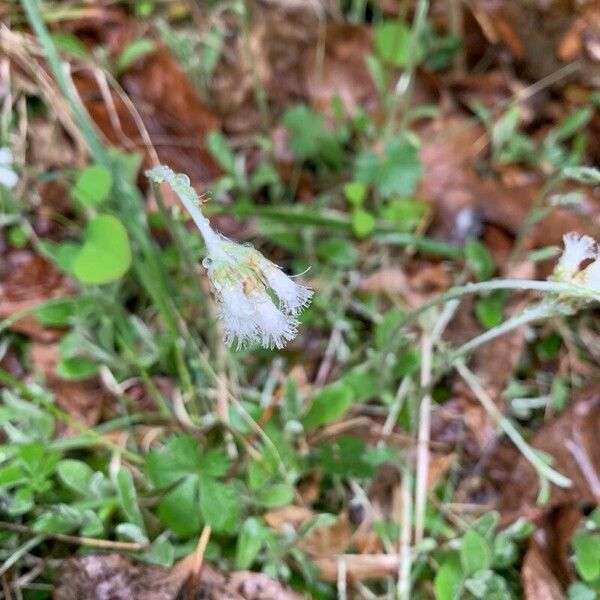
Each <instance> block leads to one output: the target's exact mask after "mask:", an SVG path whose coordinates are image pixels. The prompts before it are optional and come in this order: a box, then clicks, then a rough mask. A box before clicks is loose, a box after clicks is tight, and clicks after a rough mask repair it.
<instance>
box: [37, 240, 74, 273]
mask: <svg viewBox="0 0 600 600" xmlns="http://www.w3.org/2000/svg"><path fill="white" fill-rule="evenodd" d="M38 246H39V248H40V250H41V252H42V253H43V254H44V255H45V256H47V257H48V258H49V259H50V260H51V261H53V262H54V263H55V264H56V265H57V266H58V268H59V269H61V270H62V271H64V272H65V273H70V272H71V269H72V266H73V261H74V260H75V258H76V257H77V255H78V254H79V252H80V251H81V246H80V245H79V244H75V243H73V242H62V243H61V244H55V243H53V242H48V241H46V240H42V241H40V242H39V244H38Z"/></svg>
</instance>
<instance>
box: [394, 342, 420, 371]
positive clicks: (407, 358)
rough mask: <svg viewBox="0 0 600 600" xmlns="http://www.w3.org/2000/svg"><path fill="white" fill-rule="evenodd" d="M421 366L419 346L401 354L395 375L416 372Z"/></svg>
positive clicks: (395, 368)
mask: <svg viewBox="0 0 600 600" xmlns="http://www.w3.org/2000/svg"><path fill="white" fill-rule="evenodd" d="M420 367H421V352H419V350H417V348H410V349H409V350H406V351H405V352H403V353H402V354H400V356H398V361H397V362H396V366H395V367H394V375H395V376H396V377H398V378H402V377H406V376H407V375H412V374H413V373H416V372H417V371H418V370H419V368H420Z"/></svg>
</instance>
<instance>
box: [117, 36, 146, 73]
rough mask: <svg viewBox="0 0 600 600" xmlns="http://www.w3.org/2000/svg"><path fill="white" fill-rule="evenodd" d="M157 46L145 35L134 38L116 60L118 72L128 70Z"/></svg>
mask: <svg viewBox="0 0 600 600" xmlns="http://www.w3.org/2000/svg"><path fill="white" fill-rule="evenodd" d="M155 48H156V44H155V43H154V42H153V41H152V40H151V39H150V38H145V37H142V38H139V39H137V40H134V41H133V42H131V44H128V45H127V46H125V48H123V50H122V51H121V54H119V56H118V58H117V60H116V62H115V68H116V71H117V74H119V73H123V71H127V69H129V68H130V67H132V66H133V64H134V63H135V61H136V60H138V59H139V58H141V57H142V56H145V55H146V54H150V53H151V52H154V50H155Z"/></svg>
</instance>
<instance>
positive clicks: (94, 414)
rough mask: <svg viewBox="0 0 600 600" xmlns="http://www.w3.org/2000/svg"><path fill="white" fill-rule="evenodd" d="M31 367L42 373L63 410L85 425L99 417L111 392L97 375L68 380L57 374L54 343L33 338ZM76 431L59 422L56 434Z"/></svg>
mask: <svg viewBox="0 0 600 600" xmlns="http://www.w3.org/2000/svg"><path fill="white" fill-rule="evenodd" d="M29 356H30V360H31V365H32V369H33V371H34V372H40V373H42V374H43V376H44V382H45V384H46V386H47V387H48V388H49V389H50V390H52V392H54V395H55V397H56V404H57V405H58V407H59V408H60V409H61V410H63V411H64V412H65V413H67V414H68V415H70V416H71V417H73V418H74V419H76V420H77V421H79V422H80V423H82V424H83V425H86V426H88V427H93V426H94V425H96V424H97V423H98V422H99V421H100V417H101V416H102V412H103V410H104V409H105V408H106V406H107V405H108V403H109V401H110V396H109V395H108V394H107V393H106V392H105V391H104V390H103V389H102V388H101V386H100V384H99V381H98V379H97V378H96V377H92V378H89V379H86V380H83V381H67V380H64V379H61V378H60V377H58V376H57V375H56V365H57V364H58V361H59V360H60V354H59V350H58V346H57V345H56V344H43V343H40V342H35V341H34V342H32V344H31V346H30V349H29ZM76 433H78V432H77V431H76V430H74V429H73V428H72V427H70V426H65V425H61V428H60V430H59V433H58V435H59V436H60V437H69V436H71V435H75V434H76Z"/></svg>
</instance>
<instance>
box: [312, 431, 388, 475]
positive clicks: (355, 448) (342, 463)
mask: <svg viewBox="0 0 600 600" xmlns="http://www.w3.org/2000/svg"><path fill="white" fill-rule="evenodd" d="M370 458H372V459H375V461H376V460H377V457H376V456H371V457H370ZM314 462H315V464H316V465H318V466H319V467H320V468H321V469H323V471H325V473H327V474H328V475H331V476H338V477H352V478H355V479H366V478H368V477H371V476H372V475H373V474H374V472H375V465H374V464H373V462H370V460H369V457H368V455H367V452H366V450H365V446H364V444H363V443H362V441H361V440H359V439H358V438H357V437H354V436H343V437H341V438H339V439H337V440H335V441H334V442H331V443H328V442H323V443H322V444H320V446H319V447H318V449H317V450H316V452H315V453H314Z"/></svg>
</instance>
